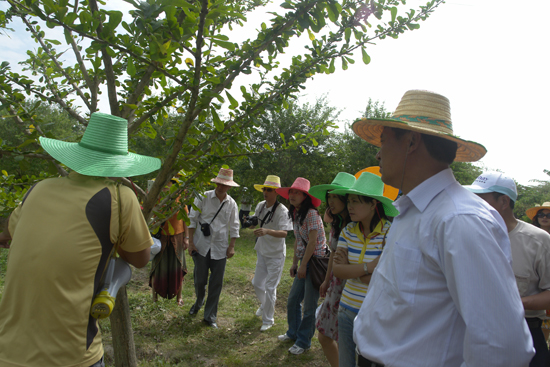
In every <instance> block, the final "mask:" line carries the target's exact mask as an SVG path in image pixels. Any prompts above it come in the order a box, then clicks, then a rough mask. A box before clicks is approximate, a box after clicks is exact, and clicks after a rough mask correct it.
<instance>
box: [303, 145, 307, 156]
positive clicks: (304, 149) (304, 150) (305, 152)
mask: <svg viewBox="0 0 550 367" xmlns="http://www.w3.org/2000/svg"><path fill="white" fill-rule="evenodd" d="M302 153H304V154H307V150H306V148H304V146H303V145H302Z"/></svg>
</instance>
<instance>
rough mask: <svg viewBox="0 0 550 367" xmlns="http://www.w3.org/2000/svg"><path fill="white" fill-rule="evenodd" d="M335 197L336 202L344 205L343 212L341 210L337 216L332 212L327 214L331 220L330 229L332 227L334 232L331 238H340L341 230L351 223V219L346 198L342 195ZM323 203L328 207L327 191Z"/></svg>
mask: <svg viewBox="0 0 550 367" xmlns="http://www.w3.org/2000/svg"><path fill="white" fill-rule="evenodd" d="M336 196H337V197H338V200H340V201H341V202H342V203H344V205H345V207H344V210H342V212H341V213H338V214H333V213H332V212H329V213H328V215H329V217H331V218H332V223H331V227H332V230H333V231H334V232H333V233H334V234H333V236H334V237H335V238H338V237H339V236H340V232H342V228H344V227H345V226H347V225H348V223H349V222H351V219H350V217H349V213H348V201H347V200H346V197H345V196H342V195H336ZM325 203H327V206H328V191H327V193H326V194H325ZM342 213H345V214H346V215H345V216H342Z"/></svg>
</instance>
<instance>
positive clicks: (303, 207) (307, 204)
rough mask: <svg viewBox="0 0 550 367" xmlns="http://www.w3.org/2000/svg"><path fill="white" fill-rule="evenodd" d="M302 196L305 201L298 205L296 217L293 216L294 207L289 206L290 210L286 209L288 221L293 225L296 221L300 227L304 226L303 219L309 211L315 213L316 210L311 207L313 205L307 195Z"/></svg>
mask: <svg viewBox="0 0 550 367" xmlns="http://www.w3.org/2000/svg"><path fill="white" fill-rule="evenodd" d="M304 196H305V199H304V201H302V204H300V209H298V211H297V213H296V217H295V216H294V212H296V208H295V207H294V205H292V204H290V208H289V209H288V217H289V218H290V220H291V221H292V222H293V223H294V221H295V220H297V221H298V222H299V223H300V226H301V225H302V224H304V219H306V217H307V212H308V211H309V209H315V211H317V208H315V206H313V203H312V202H311V197H309V195H307V194H304ZM317 212H318V211H317Z"/></svg>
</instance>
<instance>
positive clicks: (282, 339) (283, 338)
mask: <svg viewBox="0 0 550 367" xmlns="http://www.w3.org/2000/svg"><path fill="white" fill-rule="evenodd" d="M277 339H279V341H280V342H286V341H289V340H292V338H290V336H288V335H286V334H283V335H279V336H278V337H277Z"/></svg>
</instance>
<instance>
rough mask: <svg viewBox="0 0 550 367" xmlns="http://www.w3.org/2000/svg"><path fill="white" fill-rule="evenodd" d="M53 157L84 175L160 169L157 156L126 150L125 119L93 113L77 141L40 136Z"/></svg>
mask: <svg viewBox="0 0 550 367" xmlns="http://www.w3.org/2000/svg"><path fill="white" fill-rule="evenodd" d="M40 144H41V145H42V148H44V150H45V151H46V152H48V153H49V154H50V155H51V156H52V157H53V158H55V159H56V160H58V161H59V162H61V163H63V164H64V165H66V166H67V167H69V168H70V169H72V170H73V171H76V172H78V173H80V174H82V175H86V176H101V177H131V176H139V175H144V174H146V173H149V172H152V171H155V170H157V169H159V168H160V164H161V162H160V159H158V158H153V157H147V156H144V155H140V154H135V153H130V152H128V121H126V120H125V119H123V118H120V117H117V116H112V115H108V114H105V113H101V112H94V113H92V116H91V117H90V121H89V122H88V127H87V128H86V130H85V131H84V135H83V136H82V140H81V141H80V143H69V142H65V141H60V140H56V139H50V138H45V137H40Z"/></svg>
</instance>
